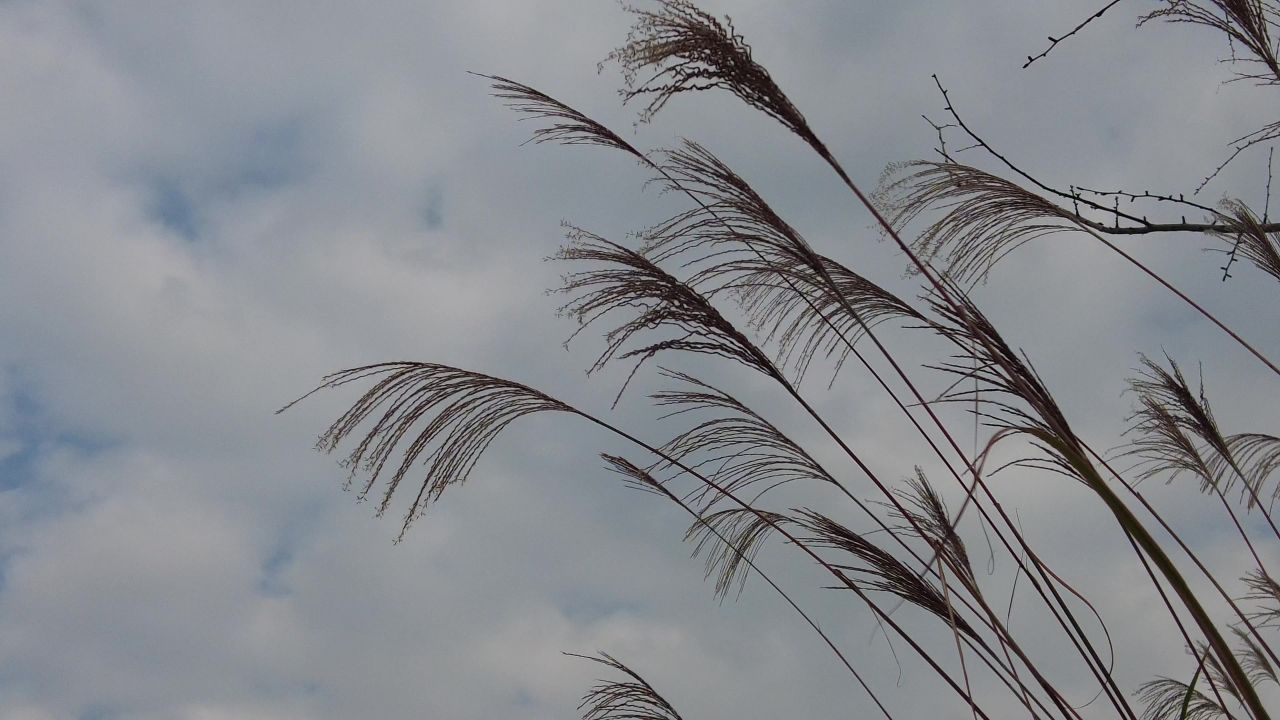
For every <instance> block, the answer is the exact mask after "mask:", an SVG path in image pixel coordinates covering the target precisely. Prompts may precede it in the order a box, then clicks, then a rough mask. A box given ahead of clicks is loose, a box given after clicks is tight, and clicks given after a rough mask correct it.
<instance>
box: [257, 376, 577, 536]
mask: <svg viewBox="0 0 1280 720" xmlns="http://www.w3.org/2000/svg"><path fill="white" fill-rule="evenodd" d="M366 382H372V383H373V384H372V385H371V386H370V387H369V388H368V389H367V390H365V392H364V394H363V395H361V396H360V398H359V399H357V400H356V402H355V403H354V404H353V405H352V406H351V407H350V408H349V409H348V410H347V411H346V412H344V413H343V414H342V415H341V416H340V417H339V418H338V419H337V420H335V421H334V422H333V424H331V425H330V426H329V429H328V430H326V431H325V432H323V433H322V434H321V435H320V439H319V440H318V441H317V443H316V448H317V449H318V450H320V451H322V452H325V453H331V452H333V451H334V450H336V449H337V448H338V447H339V445H341V444H342V443H343V442H344V441H346V440H348V439H349V438H352V437H356V438H358V439H357V440H356V444H355V447H354V448H353V449H352V450H351V452H350V453H348V455H347V456H346V458H345V459H344V460H343V461H342V464H343V465H344V466H346V467H348V468H350V471H351V475H350V477H349V478H348V486H350V483H351V482H352V481H354V479H355V476H356V475H357V474H359V473H364V474H365V475H366V479H365V481H364V483H363V485H362V486H361V488H360V490H359V496H360V497H361V498H362V499H363V498H365V497H367V496H368V495H369V493H371V492H372V491H373V489H374V487H375V485H377V483H378V480H379V479H380V478H382V477H384V475H385V472H384V471H386V470H387V463H388V462H389V461H391V460H392V458H393V457H395V456H396V455H397V454H399V456H400V460H399V463H398V464H396V465H395V469H394V470H393V471H391V473H390V477H389V478H387V481H386V483H385V485H384V487H383V488H382V491H381V500H380V501H379V502H378V514H379V515H381V514H382V513H384V512H386V510H387V509H388V507H389V506H390V504H391V499H392V496H393V495H394V494H395V492H396V490H397V489H398V488H399V487H400V484H401V482H402V481H403V480H404V479H405V478H406V477H407V476H408V475H409V474H410V472H411V471H412V470H413V467H414V465H415V464H417V463H419V462H421V464H422V466H423V468H424V470H423V477H422V483H421V485H420V486H419V487H418V491H417V494H416V495H415V496H414V499H413V502H412V503H411V504H410V506H409V509H408V511H407V512H406V514H405V517H404V523H403V524H402V526H401V531H400V536H401V537H403V535H404V532H405V531H406V530H407V529H408V528H409V525H410V524H411V523H412V522H413V521H414V519H416V518H417V517H419V516H420V515H421V514H422V512H423V511H425V510H426V508H427V506H428V505H430V504H431V503H432V502H434V501H436V500H438V499H439V498H440V496H441V495H442V494H444V492H445V491H446V490H447V489H448V488H449V487H450V486H452V485H459V484H461V483H463V482H464V481H466V479H467V477H468V475H469V474H470V473H471V470H472V468H474V467H475V464H476V461H477V460H479V458H480V455H481V454H483V453H484V451H485V449H486V448H488V447H489V444H490V443H491V442H492V441H493V440H494V438H496V437H497V436H498V434H499V433H501V432H502V430H503V429H505V428H506V427H507V426H508V425H509V424H511V423H512V422H513V421H515V420H517V419H519V418H521V417H524V416H526V415H531V414H533V413H538V412H549V411H551V412H575V411H574V410H573V408H571V407H569V406H568V405H565V404H564V403H562V402H560V401H559V400H556V399H555V398H553V397H550V396H548V395H546V394H544V393H541V392H539V391H537V390H534V389H533V388H530V387H528V386H526V385H521V384H520V383H517V382H512V381H510V380H503V379H501V378H496V377H492V376H489V375H484V374H482V373H477V372H472V371H469V370H461V369H458V368H455V367H450V366H448V365H437V364H434V363H419V362H388V363H378V364H376V365H366V366H363V367H357V368H352V369H349V370H343V371H341V372H336V373H333V374H331V375H328V376H326V377H325V378H324V381H323V382H322V383H321V384H320V385H319V386H318V387H317V388H315V389H314V390H312V391H311V392H309V393H307V394H306V395H304V396H302V397H301V398H298V399H297V400H295V401H293V402H292V403H289V405H286V406H285V407H284V408H281V410H280V411H279V412H283V411H285V410H288V409H289V408H291V407H293V406H294V405H295V404H297V403H298V402H301V401H302V400H303V399H305V398H307V397H309V396H310V395H312V394H314V393H316V392H319V391H320V390H326V389H333V388H339V387H342V386H345V385H349V384H352V383H366Z"/></svg>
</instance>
